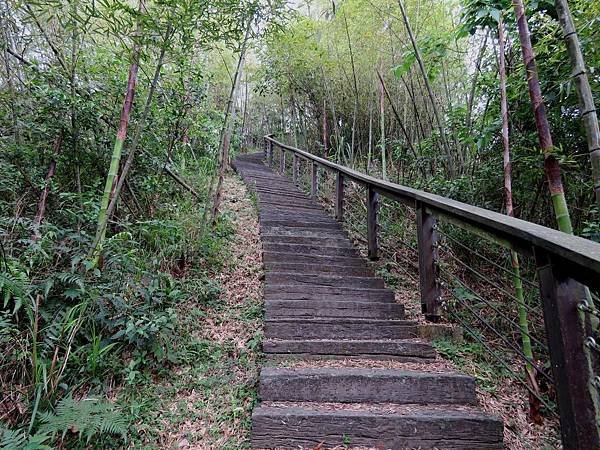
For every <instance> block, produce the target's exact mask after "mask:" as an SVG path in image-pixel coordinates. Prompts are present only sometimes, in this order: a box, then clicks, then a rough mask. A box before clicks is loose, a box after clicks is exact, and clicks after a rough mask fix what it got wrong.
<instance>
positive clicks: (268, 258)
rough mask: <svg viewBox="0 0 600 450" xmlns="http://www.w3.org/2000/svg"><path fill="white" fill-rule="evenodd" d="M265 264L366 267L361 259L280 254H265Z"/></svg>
mask: <svg viewBox="0 0 600 450" xmlns="http://www.w3.org/2000/svg"><path fill="white" fill-rule="evenodd" d="M263 262H264V263H265V264H267V263H270V262H275V263H281V262H283V263H289V262H295V263H307V264H336V265H347V266H354V267H365V262H364V261H362V260H361V259H360V258H353V257H348V256H327V255H302V254H294V253H280V252H263Z"/></svg>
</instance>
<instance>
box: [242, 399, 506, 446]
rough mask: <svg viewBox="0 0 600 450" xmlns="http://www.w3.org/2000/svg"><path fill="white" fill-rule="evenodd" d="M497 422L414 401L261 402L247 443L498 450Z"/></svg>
mask: <svg viewBox="0 0 600 450" xmlns="http://www.w3.org/2000/svg"><path fill="white" fill-rule="evenodd" d="M502 435H503V427H502V422H501V421H500V420H499V419H498V418H496V417H493V416H487V415H485V414H482V413H479V412H476V411H471V410H462V409H459V408H458V407H457V408H456V409H450V408H447V409H443V410H440V409H437V408H432V407H427V406H413V407H410V408H408V407H407V408H403V409H399V410H396V411H393V412H389V411H386V410H385V409H383V408H382V409H381V410H378V409H376V408H371V409H368V410H366V409H362V410H360V409H358V410H345V409H335V408H332V409H317V408H314V409H312V408H311V409H308V408H305V407H304V408H302V407H289V408H285V407H270V406H261V407H258V408H255V409H254V412H253V413H252V447H253V448H255V449H259V448H261V449H274V448H277V449H298V448H307V449H312V448H317V447H318V446H324V447H326V448H327V447H328V448H331V447H337V446H340V447H341V448H347V447H368V448H381V449H392V450H401V449H417V448H418V449H444V450H500V449H502V448H503V446H502Z"/></svg>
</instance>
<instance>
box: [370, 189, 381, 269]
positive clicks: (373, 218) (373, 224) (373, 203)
mask: <svg viewBox="0 0 600 450" xmlns="http://www.w3.org/2000/svg"><path fill="white" fill-rule="evenodd" d="M378 195H379V194H377V192H375V190H374V189H373V188H372V187H370V186H367V246H368V251H369V259H372V260H375V259H378V258H379V255H378V253H379V244H378V242H377V231H378V230H377V228H378V224H377V212H378V209H379V199H378Z"/></svg>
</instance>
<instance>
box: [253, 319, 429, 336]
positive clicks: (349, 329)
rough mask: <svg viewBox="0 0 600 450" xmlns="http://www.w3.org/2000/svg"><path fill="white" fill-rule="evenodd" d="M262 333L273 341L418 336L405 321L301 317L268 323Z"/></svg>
mask: <svg viewBox="0 0 600 450" xmlns="http://www.w3.org/2000/svg"><path fill="white" fill-rule="evenodd" d="M264 334H265V338H273V339H410V338H416V337H418V336H419V328H418V326H417V325H416V323H415V322H412V321H408V320H390V319H348V318H342V319H340V318H334V319H331V318H301V319H276V320H267V321H265V325H264Z"/></svg>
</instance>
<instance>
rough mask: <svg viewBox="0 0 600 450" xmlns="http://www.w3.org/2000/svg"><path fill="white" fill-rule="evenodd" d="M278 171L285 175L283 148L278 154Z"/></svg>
mask: <svg viewBox="0 0 600 450" xmlns="http://www.w3.org/2000/svg"><path fill="white" fill-rule="evenodd" d="M279 173H280V174H281V175H285V150H284V149H283V148H282V149H281V153H280V154H279Z"/></svg>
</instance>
